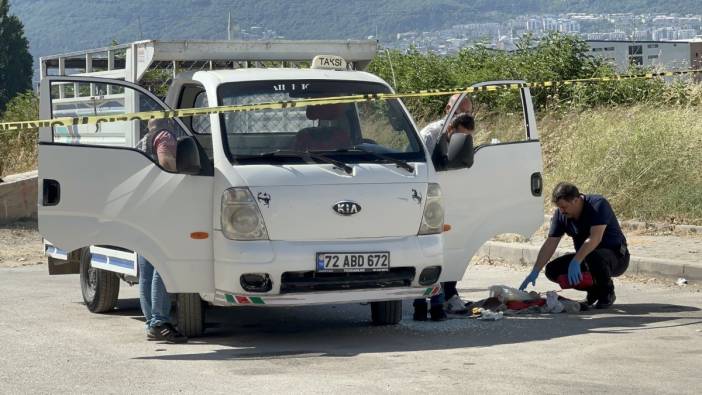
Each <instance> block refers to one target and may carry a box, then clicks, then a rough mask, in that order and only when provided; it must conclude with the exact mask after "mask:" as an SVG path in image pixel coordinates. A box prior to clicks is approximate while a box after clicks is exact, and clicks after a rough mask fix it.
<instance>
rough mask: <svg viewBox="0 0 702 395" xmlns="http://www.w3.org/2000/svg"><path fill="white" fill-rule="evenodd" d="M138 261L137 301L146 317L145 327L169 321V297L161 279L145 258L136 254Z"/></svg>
mask: <svg viewBox="0 0 702 395" xmlns="http://www.w3.org/2000/svg"><path fill="white" fill-rule="evenodd" d="M137 259H138V262H139V303H140V304H141V311H142V312H143V313H144V318H145V319H146V327H147V328H151V327H154V326H159V325H162V324H166V323H169V322H171V298H170V296H168V292H166V286H165V285H164V284H163V279H162V278H161V276H160V275H159V274H158V272H157V271H156V270H154V267H153V266H152V265H151V263H150V262H149V261H147V260H146V258H144V257H142V256H141V255H139V256H138V258H137Z"/></svg>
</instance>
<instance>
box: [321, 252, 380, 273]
mask: <svg viewBox="0 0 702 395" xmlns="http://www.w3.org/2000/svg"><path fill="white" fill-rule="evenodd" d="M388 270H390V253H389V252H352V253H350V252H319V253H317V272H319V273H334V272H386V271H388Z"/></svg>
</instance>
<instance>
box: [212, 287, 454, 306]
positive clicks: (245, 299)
mask: <svg viewBox="0 0 702 395" xmlns="http://www.w3.org/2000/svg"><path fill="white" fill-rule="evenodd" d="M440 291H441V287H440V286H439V285H435V286H432V287H422V288H415V287H411V288H390V289H368V290H355V291H334V292H310V293H296V294H289V295H268V294H263V295H253V294H232V293H225V292H219V291H217V293H216V294H215V295H214V300H212V301H211V303H212V304H213V305H215V306H258V307H263V306H307V305H319V304H332V303H333V304H341V303H363V302H375V301H385V300H398V299H417V298H428V297H431V296H434V295H436V294H438V293H439V292H440Z"/></svg>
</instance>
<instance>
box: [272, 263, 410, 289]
mask: <svg viewBox="0 0 702 395" xmlns="http://www.w3.org/2000/svg"><path fill="white" fill-rule="evenodd" d="M414 275H415V270H414V268H412V267H396V268H391V269H390V270H389V271H387V272H370V273H317V272H314V271H305V272H285V273H283V277H282V280H281V284H280V293H296V292H312V291H340V290H350V289H373V288H389V287H409V286H410V285H411V284H412V280H414Z"/></svg>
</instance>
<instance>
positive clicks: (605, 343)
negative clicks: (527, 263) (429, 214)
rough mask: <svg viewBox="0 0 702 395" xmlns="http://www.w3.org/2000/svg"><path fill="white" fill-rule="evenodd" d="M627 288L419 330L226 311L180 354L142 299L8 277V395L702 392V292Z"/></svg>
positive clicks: (491, 273) (473, 272)
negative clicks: (603, 307)
mask: <svg viewBox="0 0 702 395" xmlns="http://www.w3.org/2000/svg"><path fill="white" fill-rule="evenodd" d="M524 274H525V273H523V272H519V271H515V270H513V269H509V268H504V267H491V266H473V267H471V268H470V269H469V270H468V273H467V275H466V277H465V278H464V281H462V282H461V283H459V286H460V288H461V289H462V290H463V291H462V296H463V297H464V298H470V299H473V300H476V299H481V298H484V297H487V290H486V288H487V287H488V286H489V285H493V284H503V283H504V284H510V285H515V284H519V283H520V282H521V280H522V278H523V276H524ZM547 283H548V282H547V281H546V280H545V279H544V278H540V279H539V281H538V282H537V286H538V287H537V289H541V290H546V289H551V288H552V287H550V286H549V284H547ZM617 286H618V288H617V290H618V293H617V295H618V299H617V302H618V304H617V305H616V306H615V308H613V309H612V310H608V311H596V312H586V313H580V314H578V315H567V314H560V315H532V316H519V317H509V318H507V319H504V320H502V321H497V322H486V321H477V320H474V319H452V320H449V321H446V322H442V323H433V322H413V321H412V319H411V305H410V303H406V304H405V319H404V321H403V322H402V323H401V324H399V325H397V326H394V327H373V326H371V325H370V324H369V323H368V320H369V315H370V313H369V310H370V309H369V307H368V306H361V305H345V306H320V307H305V308H286V309H255V308H241V309H239V310H234V309H213V310H210V312H209V313H208V322H209V328H208V332H207V335H206V336H205V337H202V338H199V339H193V340H192V341H191V342H190V343H189V344H186V345H169V344H160V343H155V342H147V341H146V340H145V334H144V331H143V323H142V321H141V320H140V311H139V308H138V300H137V292H136V291H137V290H136V287H132V288H129V287H128V286H127V285H126V284H124V283H123V284H122V292H121V298H120V305H119V309H118V310H115V311H114V312H113V313H110V314H104V315H96V314H91V313H89V312H88V311H87V309H86V308H85V306H84V305H83V304H82V299H81V296H80V288H79V285H78V277H77V276H76V275H70V276H55V277H49V276H48V274H47V271H46V266H45V265H40V266H30V267H22V268H4V269H0V356H2V357H1V358H0V393H3V394H5V393H74V392H82V393H87V392H90V393H136V392H140V393H152V392H153V393H156V392H160V393H174V392H184V393H194V392H198V393H270V392H273V393H303V392H304V393H342V392H343V393H377V392H401V393H477V392H480V393H485V392H487V393H498V392H506V393H558V394H561V393H569V394H572V393H602V392H610V393H618V394H622V393H632V394H641V393H671V394H681V393H700V392H702V375H701V374H700V362H701V361H702V312H701V311H700V309H701V308H702V293H699V291H698V290H695V289H691V288H681V287H669V286H662V285H652V284H643V283H637V282H632V281H626V282H623V283H622V282H621V281H620V282H618V283H617ZM567 295H571V296H573V295H577V293H570V294H567Z"/></svg>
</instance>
